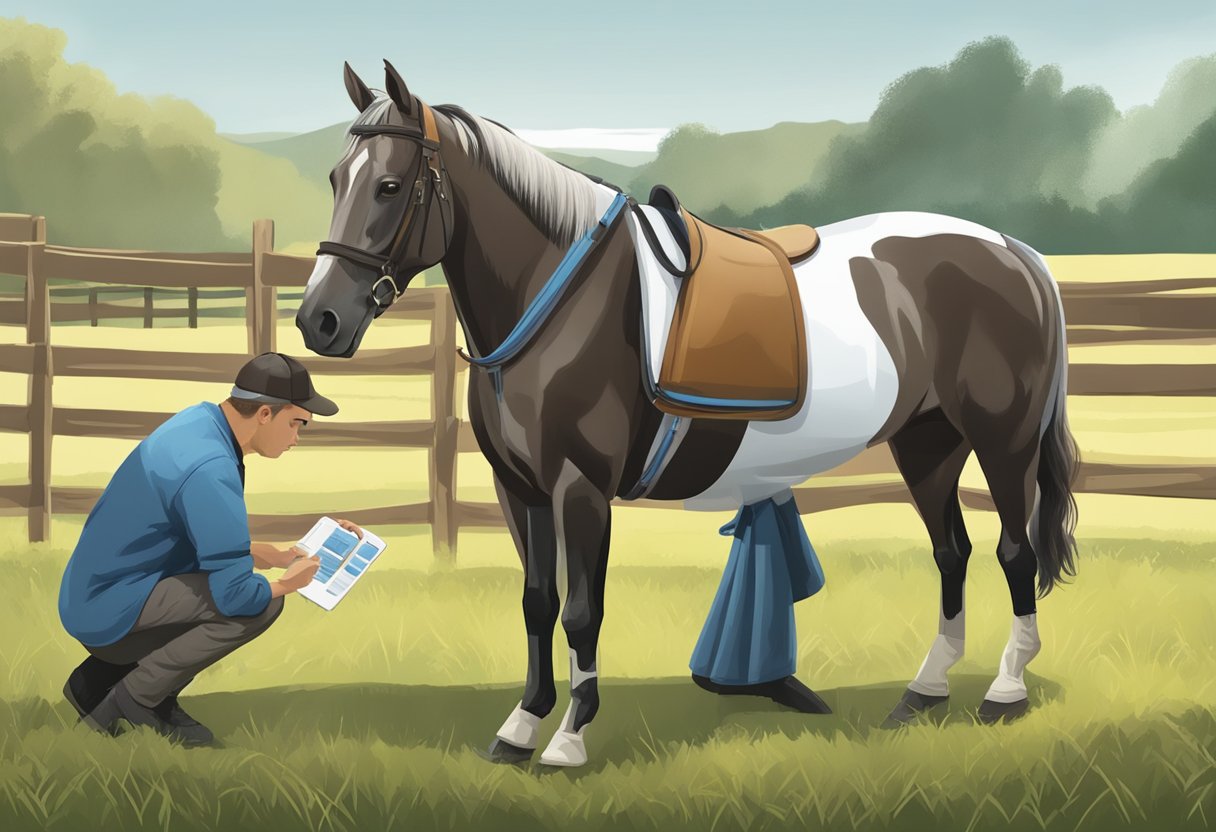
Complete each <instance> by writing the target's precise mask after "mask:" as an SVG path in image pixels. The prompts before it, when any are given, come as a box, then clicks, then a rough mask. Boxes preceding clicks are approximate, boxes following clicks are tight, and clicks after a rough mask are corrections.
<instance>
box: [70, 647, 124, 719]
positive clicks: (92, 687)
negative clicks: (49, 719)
mask: <svg viewBox="0 0 1216 832" xmlns="http://www.w3.org/2000/svg"><path fill="white" fill-rule="evenodd" d="M136 667H138V665H134V664H110V663H109V662H103V661H102V660H101V659H99V658H97V657H96V656H89V657H88V658H87V659H85V660H84V661H83V662H81V663H80V665H79V666H78V667H77V668H76V669H75V670H73V671H72V673H71V675H69V676H68V680H67V683H66V684H64V686H63V695H64V696H65V697H67V700H68V701H69V702H71V703H72V707H73V708H75V709H76V713H78V714H80V718H81V719H83V718H84V717H85V716H86V715H87V714H88V713H89V712H90V711H92V710H93V709H94V708H96V707H97V706H98V705H100V704H101V700H103V699H105V698H106V694H108V693H109V692H110V689H111V688H113V687H114V685H116V684H118V680H119V679H122V678H123V677H124V676H126V675H127V674H128V673H130V672H131V671H132V670H134V669H135V668H136Z"/></svg>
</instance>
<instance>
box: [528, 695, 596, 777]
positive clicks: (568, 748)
mask: <svg viewBox="0 0 1216 832" xmlns="http://www.w3.org/2000/svg"><path fill="white" fill-rule="evenodd" d="M586 730H587V726H586V725H584V726H583V727H582V728H580V729H579V730H578V732H577V733H575V731H574V702H571V703H570V706H569V707H568V708H566V715H565V716H564V717H563V718H562V724H561V727H559V728H558V729H557V733H556V734H554V735H553V739H551V740H549V745H548V747H546V748H545V753H544V754H542V755H541V756H540V761H541V762H542V763H544V764H545V765H547V766H581V765H583V764H584V763H586V762H587V745H586V743H584V742H583V732H584V731H586Z"/></svg>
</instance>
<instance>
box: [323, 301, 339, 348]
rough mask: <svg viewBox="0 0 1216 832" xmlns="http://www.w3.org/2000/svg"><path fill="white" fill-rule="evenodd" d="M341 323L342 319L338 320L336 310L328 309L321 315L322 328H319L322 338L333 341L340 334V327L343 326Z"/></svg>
mask: <svg viewBox="0 0 1216 832" xmlns="http://www.w3.org/2000/svg"><path fill="white" fill-rule="evenodd" d="M341 323H342V321H341V319H340V318H338V315H337V313H336V312H334V310H332V309H326V310H325V311H324V312H322V313H321V326H320V328H319V332H320V333H321V337H323V338H328V339H329V340H331V341H332V340H333V339H334V336H335V335H337V334H338V327H339V326H340V325H341Z"/></svg>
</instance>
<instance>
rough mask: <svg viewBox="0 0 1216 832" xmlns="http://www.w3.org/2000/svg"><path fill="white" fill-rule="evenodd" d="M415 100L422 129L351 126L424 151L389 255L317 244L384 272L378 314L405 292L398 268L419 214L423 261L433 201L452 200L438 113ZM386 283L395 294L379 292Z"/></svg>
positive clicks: (447, 233)
mask: <svg viewBox="0 0 1216 832" xmlns="http://www.w3.org/2000/svg"><path fill="white" fill-rule="evenodd" d="M414 101H415V102H416V103H417V105H418V107H419V109H420V110H421V116H420V118H419V126H420V127H421V130H418V129H415V128H413V127H403V126H399V125H393V124H384V125H375V124H357V125H355V126H353V127H351V128H350V134H351V135H353V136H377V135H385V136H393V137H397V138H403V139H406V140H408V141H411V142H413V143H415V144H417V145H418V146H419V147H420V148H421V150H422V153H421V155H420V157H419V161H418V166H417V168H415V170H414V174H413V179H414V188H413V189H412V190H411V192H410V199H409V204H408V205H407V206H406V209H405V214H404V215H403V216H402V218H401V222H400V224H399V225H398V227H397V233H396V234H395V235H394V236H393V240H392V242H391V243H389V246H388V254H387V255H385V254H379V253H376V252H373V251H369V250H367V249H363V248H358V247H356V246H350V245H347V244H345V243H339V242H335V241H332V240H325V241H324V242H322V243H321V244H320V245H319V246H318V247H317V254H318V255H322V254H328V255H330V256H333V257H340V258H342V259H345V260H349V261H351V262H352V263H355V264H357V265H360V266H364V267H366V268H369V269H375V270H377V271H378V272H380V277H379V279H377V280H376V282H375V283H374V284H373V285H372V300H373V302H374V303H375V305H376V307H377V308H376V315H377V316H379V315H380V314H381V313H382V312H383V311H384V310H385V309H387V308H388V307H389V306H392V305H393V303H394V302H395V301H396V300H397V298H399V297H401V295H402V293H403V292H404V289H402V288H400V287H399V286H398V284H397V268H398V267H399V266H400V265H401V262H402V257H403V255H404V254H405V247H406V243H407V240H408V239H409V237H410V235H411V232H412V231H413V228H414V225H415V223H416V222H417V220H418V217H419V215H420V214H421V215H422V217H423V221H422V233H421V234H420V235H418V240H419V242H418V256H417V259H418V261H419V262H423V257H422V248H423V246H424V245H425V244H426V226H427V223H428V221H429V219H430V214H431V203H432V200H433V198H434V197H435V195H436V194H438V196H439V199H440V200H442V201H444V202H447V199H448V197H447V194H446V193H445V191H444V188H445V181H444V175H443V171H444V168H443V160H442V158H441V157H440V154H439V150H440V145H439V128H438V126H437V125H436V123H435V114H434V112H433V111H432V110H431V108H430V107H428V106H427V105H426V104H425V103H423V102H422V101H420V100H418V99H414ZM427 174H429V176H428V175H427ZM449 204H450V203H449ZM419 209H421V210H419ZM448 210H450V209H448ZM440 215H441V221H443V223H444V229H443V248H444V252H445V253H446V251H447V247H448V245H449V243H450V242H451V235H452V229H451V227H450V226H449V223H448V222H447V214H446V213H445V211H444V209H442V208H441V210H440ZM436 262H438V261H436ZM433 265H434V263H426V264H425V266H424V267H426V266H433ZM383 283H387V284H388V286H389V289H390V291H391V293H392V294H391V295H388V294H385V295H381V294H379V293H378V292H379V288H380V285H381V284H383ZM385 301H387V303H386V302H385Z"/></svg>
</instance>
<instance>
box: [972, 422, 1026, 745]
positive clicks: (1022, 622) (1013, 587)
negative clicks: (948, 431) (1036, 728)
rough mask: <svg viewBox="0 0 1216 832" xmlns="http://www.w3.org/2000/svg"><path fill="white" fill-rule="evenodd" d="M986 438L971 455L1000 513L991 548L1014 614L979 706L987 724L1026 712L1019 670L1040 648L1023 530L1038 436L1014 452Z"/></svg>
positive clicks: (1022, 669) (1024, 688) (1022, 670)
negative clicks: (998, 665)
mask: <svg viewBox="0 0 1216 832" xmlns="http://www.w3.org/2000/svg"><path fill="white" fill-rule="evenodd" d="M990 441H992V442H993V444H994V445H995V446H996V447H995V448H989V447H987V443H980V442H977V444H976V452H975V455H976V458H977V459H978V460H979V463H980V467H981V468H983V469H984V478H985V479H987V481H988V490H989V492H990V493H991V494H992V501H993V502H994V503H995V504H996V510H997V513H998V514H999V515H1000V517H1001V539H1000V542H999V543H998V544H997V548H996V552H997V558H998V560H999V561H1000V564H1001V569H1002V570H1003V571H1004V572H1005V580H1006V582H1007V583H1008V584H1009V595H1010V597H1011V599H1012V601H1013V616H1014V617H1013V629H1012V632H1011V633H1010V635H1009V643H1008V644H1007V645H1006V646H1005V652H1004V654H1003V655H1002V657H1001V670H1000V673H999V675H998V676H997V677H996V680H995V681H994V682H993V683H992V685H991V687H989V688H988V693H987V695H986V696H985V697H984V702H983V704H981V705H980V710H979V716H980V720H981V721H983V722H987V723H993V722H997V721H999V720H1002V719H1004V720H1010V719H1016V718H1017V717H1019V716H1021V715H1022V714H1024V713H1025V712H1026V709H1027V708H1028V706H1029V699H1028V698H1027V692H1026V682H1025V680H1024V679H1023V673H1024V671H1025V670H1026V665H1027V664H1028V663H1029V662H1030V660H1031V659H1033V658H1034V657H1035V656H1037V655H1038V653H1039V649H1040V647H1041V642H1040V640H1039V625H1038V618H1037V614H1036V609H1035V575H1036V574H1037V572H1038V557H1037V556H1036V554H1035V551H1034V548H1033V547H1032V546H1031V543H1030V540H1029V536H1028V533H1027V528H1028V526H1029V524H1030V518H1031V513H1032V511H1033V510H1034V502H1035V491H1036V489H1037V487H1038V486H1037V482H1036V478H1037V472H1038V469H1039V444H1038V436H1037V435H1035V437H1034V441H1033V442H1032V443H1030V444H1028V446H1027V447H1026V448H1024V449H1022V450H1018V451H1009V450H1006V449H1002V448H1001V445H1002V443H1001V442H999V441H995V437H994V438H993V440H990Z"/></svg>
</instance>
